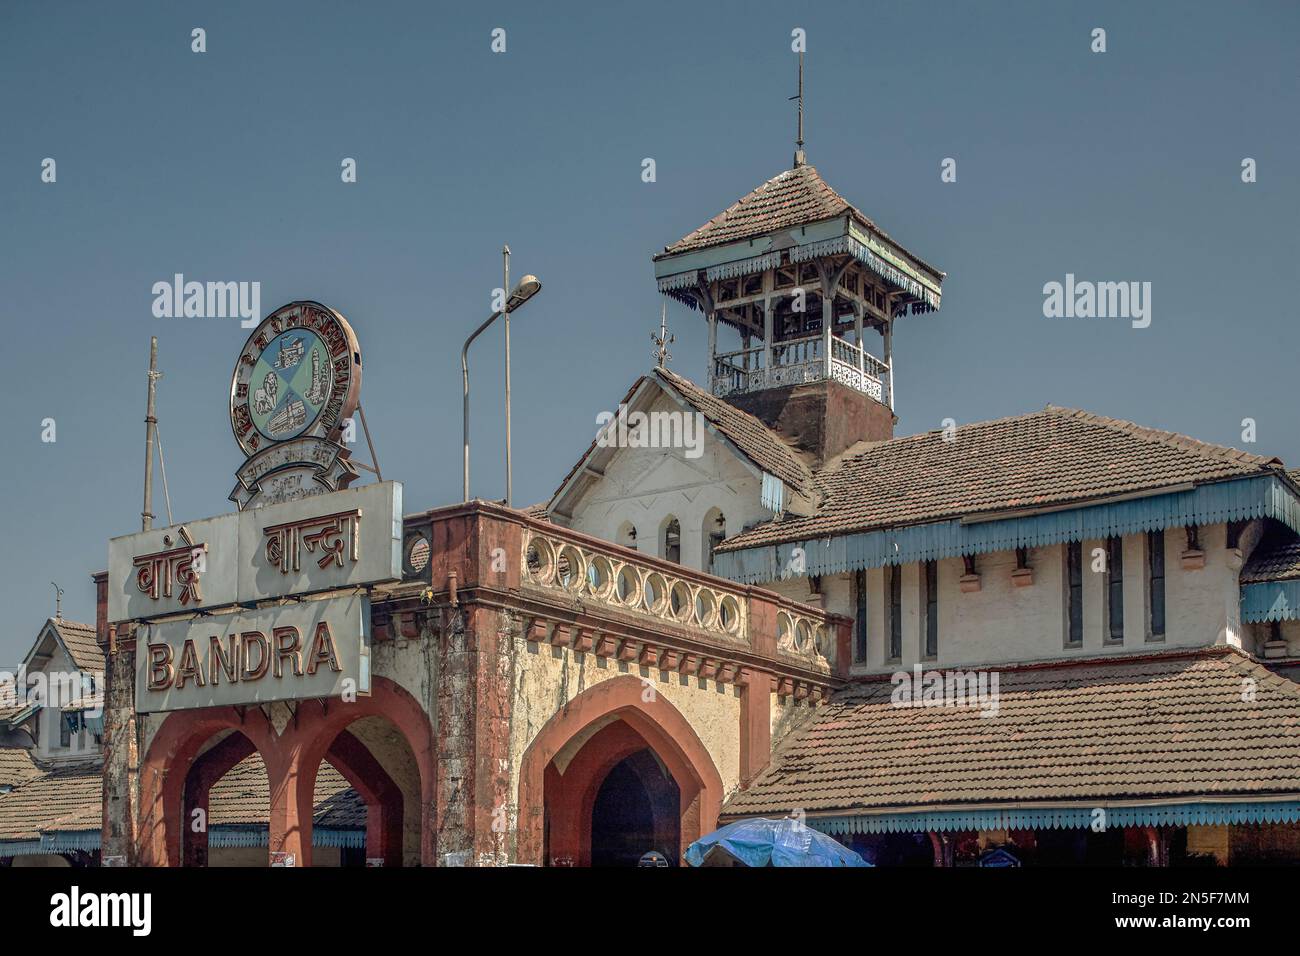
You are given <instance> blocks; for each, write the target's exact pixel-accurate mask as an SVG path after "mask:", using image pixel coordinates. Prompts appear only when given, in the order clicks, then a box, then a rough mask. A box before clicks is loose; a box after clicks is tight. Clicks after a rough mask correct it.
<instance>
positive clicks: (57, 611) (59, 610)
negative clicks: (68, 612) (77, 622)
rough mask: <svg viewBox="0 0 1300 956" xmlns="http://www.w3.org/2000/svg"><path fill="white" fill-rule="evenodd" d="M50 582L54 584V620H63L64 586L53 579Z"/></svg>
mask: <svg viewBox="0 0 1300 956" xmlns="http://www.w3.org/2000/svg"><path fill="white" fill-rule="evenodd" d="M50 584H51V585H53V586H54V620H56V621H61V620H63V588H61V587H59V586H58V585H57V584H54V582H53V581H51V582H50Z"/></svg>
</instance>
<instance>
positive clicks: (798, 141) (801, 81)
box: [794, 50, 803, 152]
mask: <svg viewBox="0 0 1300 956" xmlns="http://www.w3.org/2000/svg"><path fill="white" fill-rule="evenodd" d="M794 144H795V145H796V146H797V147H799V150H800V152H802V151H803V50H800V51H799V138H798V139H796V140H795V141H794Z"/></svg>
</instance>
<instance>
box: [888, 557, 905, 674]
mask: <svg viewBox="0 0 1300 956" xmlns="http://www.w3.org/2000/svg"><path fill="white" fill-rule="evenodd" d="M886 570H888V572H889V659H890V660H891V661H897V660H901V659H902V657H903V569H902V568H901V567H899V566H898V565H897V564H891V565H889V566H888V568H887V569H886Z"/></svg>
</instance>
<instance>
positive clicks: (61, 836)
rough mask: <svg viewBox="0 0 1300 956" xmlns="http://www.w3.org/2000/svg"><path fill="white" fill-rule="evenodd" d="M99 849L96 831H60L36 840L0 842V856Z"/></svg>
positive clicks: (44, 834)
mask: <svg viewBox="0 0 1300 956" xmlns="http://www.w3.org/2000/svg"><path fill="white" fill-rule="evenodd" d="M98 849H99V831H98V830H60V831H58V832H57V833H42V834H41V836H40V838H39V839H36V840H0V856H40V855H42V854H44V855H49V854H54V853H73V852H77V851H83V852H87V853H89V852H91V851H93V850H98Z"/></svg>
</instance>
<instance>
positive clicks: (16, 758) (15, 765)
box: [0, 747, 41, 787]
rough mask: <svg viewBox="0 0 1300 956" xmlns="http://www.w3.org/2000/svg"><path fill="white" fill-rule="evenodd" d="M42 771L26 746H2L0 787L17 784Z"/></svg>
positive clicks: (0, 751)
mask: <svg viewBox="0 0 1300 956" xmlns="http://www.w3.org/2000/svg"><path fill="white" fill-rule="evenodd" d="M40 773H41V770H40V768H39V767H37V766H36V764H35V763H33V762H32V755H31V752H30V751H29V750H28V749H27V748H26V747H0V787H13V786H17V785H18V784H20V783H23V782H24V781H27V780H30V779H31V778H32V777H38V776H40Z"/></svg>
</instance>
